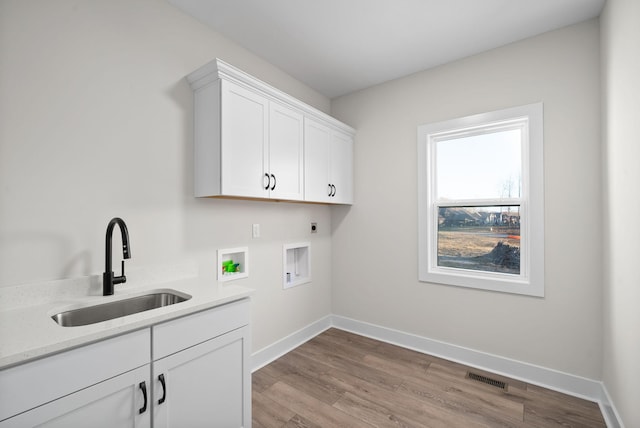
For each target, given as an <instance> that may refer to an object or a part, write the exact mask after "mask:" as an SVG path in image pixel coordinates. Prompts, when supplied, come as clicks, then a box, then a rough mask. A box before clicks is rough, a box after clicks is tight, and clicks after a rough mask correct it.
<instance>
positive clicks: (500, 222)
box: [438, 205, 520, 275]
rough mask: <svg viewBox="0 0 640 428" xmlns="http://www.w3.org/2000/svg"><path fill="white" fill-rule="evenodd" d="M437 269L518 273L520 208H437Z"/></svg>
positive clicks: (512, 206) (514, 206) (515, 206)
mask: <svg viewBox="0 0 640 428" xmlns="http://www.w3.org/2000/svg"><path fill="white" fill-rule="evenodd" d="M438 266H442V267H451V268H459V269H470V270H476V271H486V272H501V273H510V274H516V275H519V274H520V207H519V206H518V205H511V206H502V207H440V208H439V209H438Z"/></svg>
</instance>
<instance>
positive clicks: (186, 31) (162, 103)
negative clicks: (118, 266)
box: [0, 0, 331, 350]
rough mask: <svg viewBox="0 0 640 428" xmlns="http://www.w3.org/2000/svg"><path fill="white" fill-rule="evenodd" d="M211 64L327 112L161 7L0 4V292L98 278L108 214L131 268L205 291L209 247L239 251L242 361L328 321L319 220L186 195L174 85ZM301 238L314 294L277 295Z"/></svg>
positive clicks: (142, 0) (212, 251)
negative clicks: (172, 275) (152, 268)
mask: <svg viewBox="0 0 640 428" xmlns="http://www.w3.org/2000/svg"><path fill="white" fill-rule="evenodd" d="M215 57H220V58H222V59H223V60H225V61H227V62H229V63H231V64H233V65H235V66H237V67H239V68H241V69H244V70H245V71H247V72H249V73H251V74H254V75H255V76H257V77H258V78H261V79H262V80H265V81H267V82H268V83H270V84H272V85H274V86H276V87H278V88H279V89H281V90H283V91H285V92H288V93H290V94H292V95H293V96H295V97H298V98H300V99H302V100H303V101H305V102H307V103H310V104H312V105H314V106H316V107H318V108H320V109H322V110H324V111H327V110H328V108H329V100H328V99H327V98H325V97H324V96H322V95H320V94H318V93H316V92H314V91H313V90H311V89H310V88H308V87H306V86H304V85H303V84H301V83H300V82H298V81H296V80H294V79H292V78H291V77H289V76H288V75H286V74H284V73H283V72H282V71H280V70H278V69H276V68H275V67H273V66H272V65H270V64H268V63H266V62H265V61H262V60H261V59H259V58H257V57H256V56H254V55H252V54H250V53H249V52H247V51H246V50H244V49H242V48H240V47H239V46H237V45H235V44H234V43H232V42H230V41H229V40H226V39H225V38H223V37H221V36H220V35H219V34H216V33H215V32H213V31H211V30H210V29H208V28H207V27H205V26H204V25H202V24H200V23H199V22H197V21H196V20H194V19H192V18H190V17H188V16H187V15H185V14H183V13H182V12H181V11H179V10H178V9H176V8H174V7H173V6H171V5H169V4H168V3H166V2H165V1H163V0H136V1H130V0H102V1H80V2H78V1H73V0H69V1H67V0H55V1H49V0H42V1H36V0H15V1H11V0H3V1H2V2H0V286H10V285H16V284H21V283H29V282H34V281H40V280H50V279H59V278H70V277H77V276H83V275H89V274H99V273H101V272H102V271H103V270H104V239H105V238H104V236H105V230H106V226H107V223H108V221H109V219H111V218H112V217H114V216H120V217H122V218H124V220H125V221H126V222H127V225H128V227H129V232H130V237H131V249H132V254H133V258H132V259H131V260H130V261H128V266H129V267H130V268H131V269H134V268H135V267H144V266H149V265H156V264H164V263H175V262H177V261H183V260H184V259H192V260H196V261H198V262H199V263H200V268H201V271H202V273H203V275H205V276H209V277H211V278H213V277H214V274H215V269H216V249H218V248H228V247H236V246H244V245H248V246H249V251H250V259H251V267H250V273H251V275H250V278H248V279H247V280H241V283H242V284H243V285H247V286H250V287H254V288H255V289H256V290H257V293H256V294H255V296H254V305H253V308H254V309H253V316H254V324H253V335H254V343H253V346H254V350H258V349H260V348H262V347H264V346H266V345H268V344H271V343H273V342H274V341H276V340H278V339H280V338H282V337H283V336H286V335H288V334H290V333H292V332H293V331H296V330H297V329H299V328H302V327H303V326H306V325H307V324H309V323H311V322H313V321H315V320H317V319H319V318H321V317H323V316H325V315H327V314H329V313H330V303H331V301H330V291H331V290H330V270H331V246H330V239H331V238H330V228H331V226H330V211H329V208H328V207H325V206H319V205H302V204H288V203H268V202H251V201H225V200H211V199H195V198H194V197H193V196H192V195H193V178H192V168H193V160H192V157H193V149H192V145H193V143H192V140H193V133H192V120H193V107H192V103H193V99H192V93H191V89H190V88H189V85H188V83H187V82H186V79H185V78H184V76H186V75H187V74H188V73H189V72H191V71H192V70H194V69H196V68H197V67H199V66H200V65H202V64H204V63H206V62H208V61H210V60H212V59H213V58H215ZM311 221H317V222H318V224H319V230H320V232H319V233H318V234H317V235H313V236H311V235H310V234H309V223H310V222H311ZM252 223H259V224H261V229H262V230H261V231H262V237H261V238H260V239H257V240H252V239H251V224H252ZM301 240H310V241H311V243H312V255H313V261H312V262H313V268H314V271H313V280H314V281H313V284H311V285H305V286H301V287H297V288H295V289H291V290H287V291H282V289H281V288H282V280H281V277H280V275H281V270H282V267H281V266H282V244H283V243H290V242H299V241H301ZM114 248H117V247H114ZM116 257H117V256H116ZM212 286H216V283H215V282H213V281H212Z"/></svg>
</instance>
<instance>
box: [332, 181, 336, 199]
mask: <svg viewBox="0 0 640 428" xmlns="http://www.w3.org/2000/svg"><path fill="white" fill-rule="evenodd" d="M331 188H332V189H333V192H331V197H334V196H336V185H335V184H332V185H331Z"/></svg>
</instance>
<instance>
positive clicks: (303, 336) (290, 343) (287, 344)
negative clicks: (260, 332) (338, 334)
mask: <svg viewBox="0 0 640 428" xmlns="http://www.w3.org/2000/svg"><path fill="white" fill-rule="evenodd" d="M329 328H331V315H327V316H326V317H324V318H320V319H319V320H317V321H315V322H313V323H311V324H309V325H308V326H306V327H304V328H301V329H300V330H298V331H296V332H294V333H292V334H290V335H289V336H287V337H285V338H283V339H280V340H278V341H277V342H275V343H273V344H271V345H269V346H266V347H264V348H262V349H260V350H259V351H256V352H254V353H253V354H252V355H251V368H252V369H251V372H254V371H256V370H258V369H260V368H262V367H264V366H266V365H267V364H269V363H270V362H272V361H275V360H277V359H278V358H280V357H281V356H283V355H284V354H286V353H287V352H289V351H291V350H293V349H295V348H297V347H298V346H300V345H302V344H303V343H304V342H306V341H307V340H309V339H313V338H314V337H316V336H317V335H319V334H320V333H322V332H323V331H325V330H327V329H329Z"/></svg>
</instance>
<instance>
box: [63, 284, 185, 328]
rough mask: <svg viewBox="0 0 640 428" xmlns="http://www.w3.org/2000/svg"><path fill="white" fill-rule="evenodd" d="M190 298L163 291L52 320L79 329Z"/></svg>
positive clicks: (83, 309)
mask: <svg viewBox="0 0 640 428" xmlns="http://www.w3.org/2000/svg"><path fill="white" fill-rule="evenodd" d="M190 298H191V296H189V295H188V294H184V293H180V294H177V292H176V293H173V292H170V291H162V292H157V293H150V294H145V295H142V296H137V297H130V298H128V299H124V300H117V301H115V302H109V303H103V304H100V305H94V306H86V307H83V308H78V309H72V310H69V311H65V312H60V313H57V314H55V315H53V316H52V317H51V318H53V320H54V321H55V322H57V323H58V324H60V325H61V326H63V327H77V326H81V325H89V324H95V323H97V322H101V321H107V320H112V319H114V318H120V317H124V316H127V315H132V314H137V313H140V312H144V311H149V310H151V309H157V308H161V307H163V306H169V305H174V304H176V303H180V302H184V301H186V300H189V299H190Z"/></svg>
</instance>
